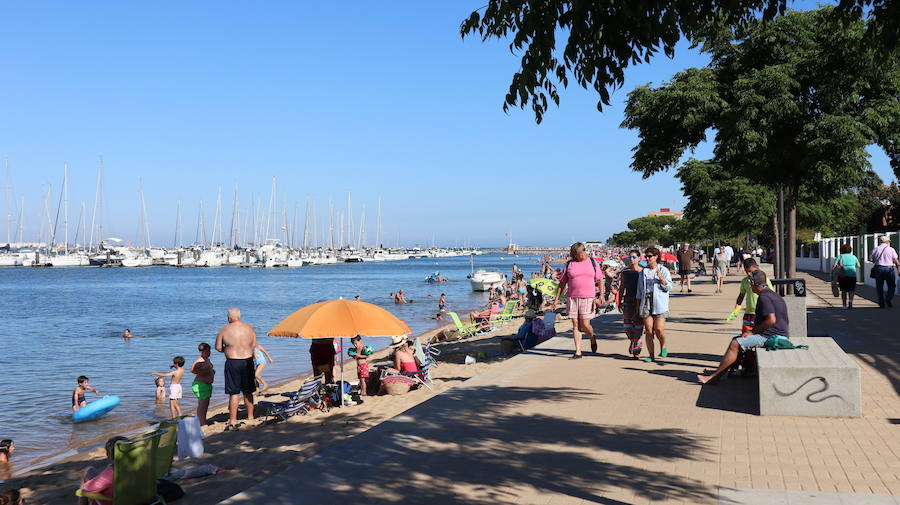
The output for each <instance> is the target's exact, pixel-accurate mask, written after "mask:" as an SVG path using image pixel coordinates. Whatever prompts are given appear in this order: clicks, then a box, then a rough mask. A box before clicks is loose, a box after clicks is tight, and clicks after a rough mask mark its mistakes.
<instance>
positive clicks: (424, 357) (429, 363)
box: [400, 339, 441, 389]
mask: <svg viewBox="0 0 900 505" xmlns="http://www.w3.org/2000/svg"><path fill="white" fill-rule="evenodd" d="M440 353H441V351H440V350H439V349H436V348H434V347H432V346H431V344H428V345H426V346H425V348H424V349H423V348H422V342H421V341H419V339H416V343H415V350H414V352H413V354H414V355H415V356H416V358H418V360H419V363H421V364H422V366H421V368H420V369H419V370H414V371H411V372H401V373H400V375H404V376H406V377H410V378H413V379H415V380H416V381H418V382H420V383H421V384H422V385H423V386H425V387H427V388H428V389H431V369H432V368H433V367H437V360H436V359H435V357H436V356H437V355H439V354H440Z"/></svg>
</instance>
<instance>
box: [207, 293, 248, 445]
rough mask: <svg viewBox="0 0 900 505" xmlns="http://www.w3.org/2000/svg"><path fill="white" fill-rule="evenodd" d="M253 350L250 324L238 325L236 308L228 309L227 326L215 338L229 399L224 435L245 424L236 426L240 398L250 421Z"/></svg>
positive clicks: (239, 314)
mask: <svg viewBox="0 0 900 505" xmlns="http://www.w3.org/2000/svg"><path fill="white" fill-rule="evenodd" d="M254 349H256V332H255V331H253V327H252V326H250V325H249V324H247V323H245V322H243V321H241V311H240V309H238V308H237V307H232V308H231V309H228V324H226V325H225V326H223V327H222V329H220V330H219V333H218V334H217V335H216V350H217V351H219V352H221V353H225V394H227V395H228V414H229V419H228V424H226V425H225V431H230V430H236V429H238V428H240V427H241V426H243V424H244V423H240V424H239V423H238V420H237V413H238V404H239V403H240V401H241V396H242V395H243V400H244V407H246V409H247V420H248V421H252V420H253V393H254V392H255V391H256V367H255V365H254V362H253V350H254Z"/></svg>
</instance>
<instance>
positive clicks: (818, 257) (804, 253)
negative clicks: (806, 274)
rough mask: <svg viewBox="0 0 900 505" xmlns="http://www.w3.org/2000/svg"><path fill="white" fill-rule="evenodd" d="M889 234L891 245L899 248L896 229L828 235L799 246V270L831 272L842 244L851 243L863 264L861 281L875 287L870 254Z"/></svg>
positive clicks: (899, 239)
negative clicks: (871, 273) (864, 233)
mask: <svg viewBox="0 0 900 505" xmlns="http://www.w3.org/2000/svg"><path fill="white" fill-rule="evenodd" d="M883 235H887V236H888V237H890V239H891V246H892V247H893V248H894V249H898V245H900V244H898V242H900V234H898V232H896V231H892V232H885V233H868V234H866V235H858V236H849V237H828V238H823V239H822V240H820V241H818V242H816V243H815V244H813V245H812V246H801V247H798V248H797V270H811V271H816V272H825V273H828V272H831V267H832V265H834V261H835V258H837V257H838V256H840V250H841V246H842V245H844V244H850V245H851V247H853V254H855V255H856V257H857V258H859V263H860V264H861V265H862V271H861V272H859V281H860V282H864V283H865V284H866V285H868V286H872V287H875V279H870V278H869V271H870V270H872V266H873V264H872V261H871V260H870V259H869V256H870V255H871V254H872V250H873V249H875V247H877V246H878V244H879V243H880V240H879V239H880V237H881V236H883Z"/></svg>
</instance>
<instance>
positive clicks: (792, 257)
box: [784, 184, 800, 279]
mask: <svg viewBox="0 0 900 505" xmlns="http://www.w3.org/2000/svg"><path fill="white" fill-rule="evenodd" d="M799 189H800V188H799V187H798V186H797V185H796V184H792V185H791V186H789V187H788V194H787V201H786V202H785V203H786V204H787V209H786V210H787V212H785V214H787V216H786V217H787V245H786V246H785V258H784V266H785V272H786V274H785V276H786V277H787V278H788V279H793V278H794V277H796V276H797V193H798V191H799Z"/></svg>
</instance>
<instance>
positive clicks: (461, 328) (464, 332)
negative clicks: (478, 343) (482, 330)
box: [449, 312, 478, 337]
mask: <svg viewBox="0 0 900 505" xmlns="http://www.w3.org/2000/svg"><path fill="white" fill-rule="evenodd" d="M449 314H450V318H451V319H453V324H455V325H456V331H458V332H459V336H461V337H471V336H472V335H474V334H475V333H476V332H477V331H478V327H477V326H476V325H475V323H469V324H463V322H462V321H460V320H459V315H458V314H457V313H456V312H449Z"/></svg>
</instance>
